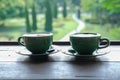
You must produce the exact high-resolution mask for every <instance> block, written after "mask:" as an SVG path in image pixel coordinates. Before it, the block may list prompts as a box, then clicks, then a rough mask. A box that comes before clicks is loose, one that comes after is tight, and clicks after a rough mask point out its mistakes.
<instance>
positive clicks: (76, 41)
mask: <svg viewBox="0 0 120 80" xmlns="http://www.w3.org/2000/svg"><path fill="white" fill-rule="evenodd" d="M102 42H106V44H105V45H102V46H101V45H100V44H101V43H102ZM70 44H71V46H72V48H73V49H74V50H75V51H76V52H77V53H78V54H79V55H92V54H93V52H94V51H97V50H98V49H102V48H106V47H108V46H109V45H110V41H109V40H108V39H107V38H101V35H100V34H98V33H75V34H72V35H70Z"/></svg>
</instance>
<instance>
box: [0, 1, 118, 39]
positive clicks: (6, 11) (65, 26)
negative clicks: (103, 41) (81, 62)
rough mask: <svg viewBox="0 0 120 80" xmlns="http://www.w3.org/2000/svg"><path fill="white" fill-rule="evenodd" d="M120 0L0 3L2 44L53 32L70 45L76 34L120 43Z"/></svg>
mask: <svg viewBox="0 0 120 80" xmlns="http://www.w3.org/2000/svg"><path fill="white" fill-rule="evenodd" d="M119 4H120V0H0V41H17V38H18V37H19V36H22V35H23V34H25V33H36V32H37V33H39V32H52V33H53V36H54V41H69V35H70V34H73V33H76V32H96V33H100V34H101V35H102V37H107V38H109V39H110V40H119V39H120V35H119V33H120V5H119Z"/></svg>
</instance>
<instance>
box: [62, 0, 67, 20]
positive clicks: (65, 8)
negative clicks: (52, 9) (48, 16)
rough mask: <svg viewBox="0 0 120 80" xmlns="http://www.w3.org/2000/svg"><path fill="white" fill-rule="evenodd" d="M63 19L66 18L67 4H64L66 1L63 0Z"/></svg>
mask: <svg viewBox="0 0 120 80" xmlns="http://www.w3.org/2000/svg"><path fill="white" fill-rule="evenodd" d="M63 17H64V18H66V17H67V4H66V0H63Z"/></svg>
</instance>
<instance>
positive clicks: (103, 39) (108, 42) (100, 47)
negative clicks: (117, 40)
mask: <svg viewBox="0 0 120 80" xmlns="http://www.w3.org/2000/svg"><path fill="white" fill-rule="evenodd" d="M103 41H106V42H107V43H106V44H105V45H104V46H98V49H102V48H106V47H108V46H109V45H110V41H109V40H108V39H107V38H102V39H100V43H102V42H103Z"/></svg>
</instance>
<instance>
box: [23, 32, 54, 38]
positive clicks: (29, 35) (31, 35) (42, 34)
mask: <svg viewBox="0 0 120 80" xmlns="http://www.w3.org/2000/svg"><path fill="white" fill-rule="evenodd" d="M49 36H52V33H30V34H24V35H23V37H49Z"/></svg>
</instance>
